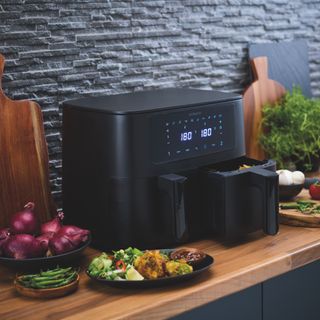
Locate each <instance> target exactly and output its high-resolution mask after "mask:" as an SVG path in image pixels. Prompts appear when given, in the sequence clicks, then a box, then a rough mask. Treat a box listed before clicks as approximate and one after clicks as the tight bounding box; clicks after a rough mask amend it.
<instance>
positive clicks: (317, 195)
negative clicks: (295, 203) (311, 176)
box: [309, 182, 320, 200]
mask: <svg viewBox="0 0 320 320" xmlns="http://www.w3.org/2000/svg"><path fill="white" fill-rule="evenodd" d="M309 193H310V196H311V198H312V199H314V200H320V183H319V182H316V183H314V184H312V185H311V186H310V188H309Z"/></svg>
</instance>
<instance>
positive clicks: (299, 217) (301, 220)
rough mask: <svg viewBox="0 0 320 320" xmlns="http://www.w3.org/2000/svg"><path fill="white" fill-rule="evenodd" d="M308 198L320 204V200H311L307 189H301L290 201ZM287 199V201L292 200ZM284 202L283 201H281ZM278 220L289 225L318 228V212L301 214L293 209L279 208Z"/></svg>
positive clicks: (319, 219)
mask: <svg viewBox="0 0 320 320" xmlns="http://www.w3.org/2000/svg"><path fill="white" fill-rule="evenodd" d="M299 200H309V201H313V202H316V203H317V204H318V205H320V201H317V200H312V199H311V198H310V196H309V193H308V191H307V190H305V189H304V190H302V191H301V193H300V194H299V196H297V197H296V198H294V199H293V200H292V201H299ZM292 201H289V202H292ZM283 203H285V202H283ZM279 222H280V223H282V224H286V225H289V226H296V227H311V228H320V214H310V215H309V214H303V213H301V212H300V211H298V210H295V209H288V210H283V209H279Z"/></svg>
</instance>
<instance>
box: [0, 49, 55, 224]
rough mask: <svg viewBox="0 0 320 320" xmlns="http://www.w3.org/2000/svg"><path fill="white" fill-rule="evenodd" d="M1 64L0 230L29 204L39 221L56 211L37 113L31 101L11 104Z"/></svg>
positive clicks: (37, 107) (42, 130)
mask: <svg viewBox="0 0 320 320" xmlns="http://www.w3.org/2000/svg"><path fill="white" fill-rule="evenodd" d="M4 61H5V59H4V57H3V56H2V55H0V155H1V156H0V188H1V192H0V228H1V227H5V226H8V224H9V219H10V217H11V216H12V215H13V214H14V213H15V212H18V211H21V209H22V208H23V207H24V205H25V204H26V203H27V202H29V201H32V202H34V203H35V205H36V207H35V211H36V213H37V215H38V216H39V217H40V219H41V221H45V220H48V219H49V218H50V217H51V216H53V215H54V213H55V211H56V210H55V209H56V208H55V205H54V203H53V201H52V197H51V192H50V186H49V168H48V163H49V160H48V151H47V144H46V140H45V135H44V128H43V119H42V113H41V109H40V107H39V105H38V104H37V103H35V102H33V101H28V100H20V101H13V100H11V99H9V98H8V97H7V96H6V95H5V94H4V92H3V90H2V87H1V79H2V75H3V69H4Z"/></svg>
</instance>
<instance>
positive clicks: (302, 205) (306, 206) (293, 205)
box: [280, 200, 320, 214]
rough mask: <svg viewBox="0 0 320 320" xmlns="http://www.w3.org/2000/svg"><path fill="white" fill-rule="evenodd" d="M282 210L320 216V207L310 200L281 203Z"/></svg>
mask: <svg viewBox="0 0 320 320" xmlns="http://www.w3.org/2000/svg"><path fill="white" fill-rule="evenodd" d="M280 209H282V210H289V209H296V210H298V211H300V212H301V213H304V214H320V205H319V204H317V203H316V202H314V201H308V200H299V201H295V202H285V203H280Z"/></svg>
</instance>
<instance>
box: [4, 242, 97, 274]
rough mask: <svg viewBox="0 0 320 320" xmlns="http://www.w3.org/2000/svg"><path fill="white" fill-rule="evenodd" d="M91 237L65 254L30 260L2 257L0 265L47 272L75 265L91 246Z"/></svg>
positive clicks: (21, 269) (19, 269) (20, 269)
mask: <svg viewBox="0 0 320 320" xmlns="http://www.w3.org/2000/svg"><path fill="white" fill-rule="evenodd" d="M90 242H91V236H89V238H88V240H87V241H86V242H85V243H83V244H82V245H81V246H80V247H79V248H77V249H75V250H73V251H69V252H66V253H63V254H59V255H56V256H50V257H41V258H30V259H13V258H6V257H0V265H3V266H6V267H8V268H10V269H15V270H18V271H24V270H26V271H29V270H40V269H42V270H45V269H49V268H55V267H56V266H65V265H73V264H74V263H75V262H76V261H77V259H79V258H80V256H81V253H82V251H83V250H84V249H85V248H86V247H87V246H88V245H89V244H90Z"/></svg>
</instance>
